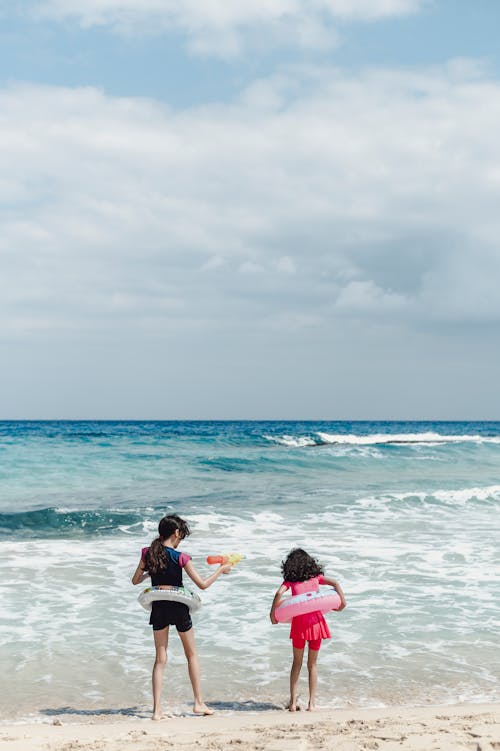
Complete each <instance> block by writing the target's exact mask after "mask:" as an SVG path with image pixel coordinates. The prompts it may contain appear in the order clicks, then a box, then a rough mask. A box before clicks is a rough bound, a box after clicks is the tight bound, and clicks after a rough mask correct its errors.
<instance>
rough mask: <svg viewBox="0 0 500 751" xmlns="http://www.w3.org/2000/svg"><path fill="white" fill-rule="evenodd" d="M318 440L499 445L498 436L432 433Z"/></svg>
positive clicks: (323, 436)
mask: <svg viewBox="0 0 500 751" xmlns="http://www.w3.org/2000/svg"><path fill="white" fill-rule="evenodd" d="M317 435H318V436H319V438H320V440H321V441H323V442H324V443H331V444H350V445H356V446H357V445H360V446H363V445H365V446H366V445H372V444H391V443H394V444H420V445H422V444H424V445H426V444H427V445H429V444H436V443H500V437H498V436H481V435H442V434H441V433H435V432H432V431H429V432H426V433H374V434H372V435H354V434H349V435H344V434H342V433H338V434H332V433H323V432H318V433H317Z"/></svg>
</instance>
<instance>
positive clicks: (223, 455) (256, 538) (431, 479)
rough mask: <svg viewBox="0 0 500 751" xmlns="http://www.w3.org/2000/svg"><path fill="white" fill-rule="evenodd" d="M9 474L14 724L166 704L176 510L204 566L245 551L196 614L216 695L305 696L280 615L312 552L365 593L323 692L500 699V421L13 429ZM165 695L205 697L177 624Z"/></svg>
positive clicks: (6, 666)
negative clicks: (153, 591) (164, 547)
mask: <svg viewBox="0 0 500 751" xmlns="http://www.w3.org/2000/svg"><path fill="white" fill-rule="evenodd" d="M0 480H1V481H0V553H1V554H0V590H1V611H0V672H1V674H2V676H3V681H4V686H5V690H3V691H2V695H1V698H0V702H1V704H0V719H1V720H2V721H12V720H19V721H24V720H28V719H29V720H31V721H38V720H40V721H50V718H53V717H54V716H55V715H64V716H66V717H67V718H68V719H71V718H74V719H79V718H81V717H82V716H92V715H100V714H117V715H119V714H125V715H137V716H144V717H147V716H148V713H149V711H150V708H151V689H150V675H151V667H152V662H153V656H154V650H153V640H152V634H151V627H150V626H149V625H148V614H147V613H146V611H144V610H143V609H142V608H141V607H140V605H139V604H138V603H137V596H138V594H139V592H140V591H141V590H142V588H143V587H142V586H141V585H140V586H138V587H134V586H133V585H132V584H131V582H130V578H131V576H132V574H133V572H134V570H135V567H136V566H137V563H138V561H139V557H140V551H141V548H142V547H144V546H145V545H148V544H149V543H150V541H151V540H152V539H153V537H154V536H155V534H156V529H157V524H158V521H159V519H160V518H161V517H162V516H163V515H164V514H166V513H168V512H174V511H175V512H176V513H179V514H180V515H182V516H183V517H184V518H185V519H186V520H187V521H188V522H189V524H190V526H191V529H192V535H191V536H190V537H189V538H188V539H186V540H185V541H184V542H183V544H182V546H181V547H180V549H181V550H185V551H186V552H188V553H189V554H190V555H192V557H193V562H194V564H195V566H196V567H197V569H198V570H199V571H200V572H202V573H208V571H209V567H208V566H207V564H206V562H205V559H206V556H207V555H209V554H217V553H224V552H238V553H242V554H243V555H244V556H245V558H244V560H243V561H241V562H240V563H239V564H238V565H237V566H236V567H235V568H234V570H233V571H232V572H231V574H230V575H228V576H224V577H220V579H219V580H217V582H216V583H215V584H214V585H213V586H212V587H211V588H210V589H208V590H206V591H205V592H203V593H201V597H202V600H203V607H202V609H201V610H200V611H199V613H196V614H195V615H194V616H193V618H194V622H195V633H196V640H197V644H198V651H199V656H200V662H201V667H202V674H203V685H204V691H205V698H206V700H207V701H208V702H209V703H212V705H213V706H214V707H216V708H223V709H228V710H231V709H233V710H236V709H250V710H251V709H261V708H266V707H269V708H271V707H275V706H276V707H277V706H282V705H283V703H284V702H285V701H286V699H287V689H288V674H289V669H290V662H291V646H290V641H289V638H288V627H287V626H286V625H276V626H272V625H271V623H270V621H269V617H268V613H269V608H270V605H271V601H272V598H273V595H274V592H275V590H276V589H277V587H278V586H279V584H280V583H281V578H280V563H281V560H282V559H283V558H284V557H285V556H286V554H287V552H288V551H289V550H290V549H291V548H292V547H295V546H301V547H304V548H305V549H306V550H307V551H308V552H310V553H311V554H312V555H314V556H315V557H317V558H318V559H319V560H320V561H321V562H322V564H323V565H324V567H325V572H326V574H327V575H328V576H331V577H333V578H336V579H338V581H339V582H340V583H341V584H342V586H343V588H344V591H345V594H346V599H347V608H346V609H345V610H344V611H343V612H341V613H332V614H329V615H328V616H327V619H328V622H329V625H330V629H331V631H332V639H331V640H329V641H326V642H324V644H323V646H322V649H321V653H320V656H319V662H318V666H319V688H318V705H319V706H330V707H346V706H382V705H392V704H406V705H421V704H427V703H433V704H436V703H456V702H462V701H471V702H483V701H484V702H489V701H498V700H499V699H500V664H499V660H498V633H499V625H500V575H499V573H500V567H499V557H500V553H499V548H500V546H499V541H500V514H499V505H500V423H498V422H187V421H186V422H182V421H180V422H127V421H123V422H120V421H114V422H98V421H82V422H78V421H71V422H60V421H58V422H28V421H26V422H0ZM185 578H187V577H185ZM144 586H145V585H144ZM301 687H302V695H303V696H305V697H306V696H307V680H306V671H305V672H304V677H303V678H302V684H301ZM164 697H165V706H166V707H167V708H170V709H171V710H172V711H174V712H176V713H179V712H180V713H182V712H184V711H186V710H187V709H188V708H189V707H190V706H191V691H190V684H189V681H188V677H187V670H186V663H185V659H184V656H183V653H182V649H181V645H180V641H179V639H178V637H177V635H176V634H175V629H172V634H171V636H170V644H169V664H168V667H167V670H166V674H165V681H164Z"/></svg>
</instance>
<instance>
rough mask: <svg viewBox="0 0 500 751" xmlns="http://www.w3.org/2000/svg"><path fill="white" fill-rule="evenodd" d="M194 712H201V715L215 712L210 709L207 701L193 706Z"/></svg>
mask: <svg viewBox="0 0 500 751" xmlns="http://www.w3.org/2000/svg"><path fill="white" fill-rule="evenodd" d="M193 712H194V713H195V714H200V715H206V716H208V715H211V714H213V713H214V710H213V709H210V707H207V705H206V704H205V703H203V704H195V705H194V707H193Z"/></svg>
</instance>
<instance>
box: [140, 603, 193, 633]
mask: <svg viewBox="0 0 500 751" xmlns="http://www.w3.org/2000/svg"><path fill="white" fill-rule="evenodd" d="M152 605H153V607H152V608H151V615H150V617H149V623H150V624H151V626H152V627H153V631H161V630H162V629H164V628H166V627H167V626H175V627H176V629H177V631H181V632H182V631H189V629H190V628H192V626H193V622H192V620H191V616H190V615H189V608H188V606H187V605H184V603H182V602H167V601H165V600H160V601H158V600H156V601H155V602H153V603H152Z"/></svg>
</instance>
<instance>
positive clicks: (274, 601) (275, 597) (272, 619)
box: [269, 584, 286, 623]
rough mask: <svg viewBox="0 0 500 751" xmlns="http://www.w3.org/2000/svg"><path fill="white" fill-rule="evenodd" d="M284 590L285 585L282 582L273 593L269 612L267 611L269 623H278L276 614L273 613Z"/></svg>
mask: <svg viewBox="0 0 500 751" xmlns="http://www.w3.org/2000/svg"><path fill="white" fill-rule="evenodd" d="M285 592H286V587H285V585H284V584H282V585H281V587H280V588H279V589H278V590H277V592H276V594H275V595H274V600H273V604H272V605H271V612H270V613H269V618H270V619H271V623H278V621H277V620H276V616H275V615H274V611H275V610H276V608H277V607H278V605H279V604H280V602H281V598H282V597H283V594H284V593H285Z"/></svg>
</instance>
